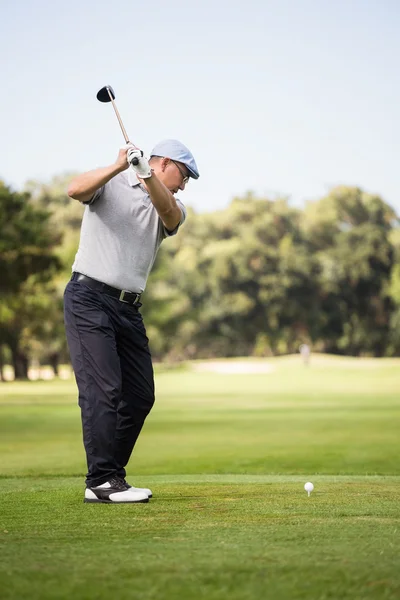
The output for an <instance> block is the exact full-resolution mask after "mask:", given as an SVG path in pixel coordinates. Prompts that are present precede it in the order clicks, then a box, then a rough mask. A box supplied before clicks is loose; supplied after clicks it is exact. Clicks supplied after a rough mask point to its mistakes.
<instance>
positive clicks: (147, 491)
mask: <svg viewBox="0 0 400 600" xmlns="http://www.w3.org/2000/svg"><path fill="white" fill-rule="evenodd" d="M125 483H126V485H127V486H128V488H129V489H130V490H133V491H135V492H143V493H144V494H147V497H148V498H152V497H153V492H152V491H151V490H149V488H138V487H133V485H130V484H129V483H128V482H127V481H126V480H125Z"/></svg>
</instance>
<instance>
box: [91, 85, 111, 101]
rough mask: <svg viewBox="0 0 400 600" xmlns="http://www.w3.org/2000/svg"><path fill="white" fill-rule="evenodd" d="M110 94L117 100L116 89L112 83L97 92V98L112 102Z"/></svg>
mask: <svg viewBox="0 0 400 600" xmlns="http://www.w3.org/2000/svg"><path fill="white" fill-rule="evenodd" d="M110 94H111V97H112V99H113V100H115V94H114V90H113V89H112V87H111V85H105V86H104V87H102V88H101V90H99V91H98V92H97V96H96V98H97V100H100V102H111V98H110Z"/></svg>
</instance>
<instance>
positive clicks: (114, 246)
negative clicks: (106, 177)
mask: <svg viewBox="0 0 400 600" xmlns="http://www.w3.org/2000/svg"><path fill="white" fill-rule="evenodd" d="M176 202H177V204H178V206H179V208H180V209H181V211H182V218H181V221H180V223H179V225H178V226H177V227H176V229H175V230H174V231H172V232H170V231H168V230H167V229H166V228H165V227H164V224H163V222H162V221H161V219H160V217H159V216H158V213H157V211H156V209H155V208H154V206H153V203H152V202H151V199H150V196H149V194H148V192H147V190H146V188H145V187H144V186H143V185H142V184H140V183H139V181H138V179H137V177H136V175H135V174H134V172H133V171H132V170H131V169H128V170H126V171H123V172H122V173H119V174H118V175H116V176H115V177H113V178H112V179H111V180H110V181H109V182H108V183H106V185H104V186H103V187H101V188H100V189H99V190H97V192H96V193H95V194H94V196H93V198H92V199H91V200H90V201H89V202H88V203H87V206H86V207H85V212H84V214H83V219H82V227H81V236H80V241H79V248H78V251H77V253H76V256H75V261H74V264H73V265H72V270H73V271H78V272H79V273H83V274H84V275H87V276H88V277H92V278H93V279H97V280H98V281H102V282H103V283H107V284H108V285H112V286H113V287H116V288H118V289H122V290H129V291H131V292H142V291H143V290H144V289H145V287H146V282H147V278H148V276H149V274H150V271H151V268H152V266H153V263H154V260H155V258H156V255H157V252H158V249H159V247H160V244H161V242H162V241H163V239H164V238H165V237H169V236H171V235H175V234H176V233H177V231H178V229H179V227H180V225H181V224H182V223H183V221H184V220H185V218H186V209H185V207H184V205H183V204H182V202H180V200H178V199H176Z"/></svg>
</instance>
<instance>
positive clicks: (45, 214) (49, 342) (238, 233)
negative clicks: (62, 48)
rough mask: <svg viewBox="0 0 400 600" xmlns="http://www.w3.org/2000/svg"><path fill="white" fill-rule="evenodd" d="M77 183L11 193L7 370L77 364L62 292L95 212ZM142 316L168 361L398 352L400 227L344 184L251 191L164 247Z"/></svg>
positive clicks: (375, 202) (1, 296) (6, 234)
mask: <svg viewBox="0 0 400 600" xmlns="http://www.w3.org/2000/svg"><path fill="white" fill-rule="evenodd" d="M71 177H72V174H65V175H61V176H57V177H55V178H54V179H53V180H52V181H51V182H50V183H48V184H42V183H40V182H35V181H30V182H27V184H26V189H25V191H24V192H18V191H14V190H12V189H11V188H10V187H9V186H7V185H6V184H5V183H1V182H0V227H1V230H0V231H1V233H0V372H1V370H2V367H3V365H4V364H5V363H11V364H12V365H13V367H14V371H15V375H16V377H17V378H24V377H26V376H27V369H28V365H29V362H30V361H32V360H33V359H34V360H36V361H39V362H40V363H41V364H51V365H52V366H53V368H54V370H55V372H56V373H57V370H58V366H59V365H60V364H61V363H64V362H68V351H67V346H66V340H65V334H64V326H63V292H64V288H65V285H66V283H67V281H68V279H69V277H70V274H71V265H72V262H73V259H74V255H75V252H76V249H77V246H78V241H79V230H80V223H81V218H82V213H83V210H84V208H83V207H82V206H81V205H80V203H78V202H76V201H74V200H71V199H70V198H68V196H67V194H66V191H65V190H66V188H67V185H68V182H69V181H70V179H71ZM142 313H143V316H144V319H145V323H146V327H147V333H148V337H149V338H150V347H151V350H152V354H153V356H154V358H155V359H156V360H165V361H180V360H185V359H192V358H206V357H207V358H208V357H215V356H218V357H222V356H223V357H232V356H244V355H250V356H270V355H277V354H285V353H292V352H297V351H298V348H299V346H300V345H301V344H303V343H307V344H309V345H310V346H311V347H312V348H313V349H314V350H316V351H324V352H330V353H335V354H347V355H352V356H361V355H363V356H396V355H399V353H400V335H399V327H398V325H400V228H399V220H398V217H397V215H396V212H395V211H394V209H393V208H392V207H391V206H389V205H388V204H387V203H386V202H385V201H384V200H383V199H382V198H381V197H380V196H379V195H376V194H370V193H367V192H366V191H363V190H362V189H360V188H357V187H345V186H338V187H335V188H333V189H332V190H331V191H330V192H329V193H328V194H327V195H326V196H324V197H323V198H320V199H318V200H316V201H312V202H307V203H306V204H305V206H304V207H302V208H296V207H293V206H292V205H291V203H290V201H289V200H288V199H287V198H278V199H275V200H271V199H268V198H260V197H257V196H255V195H254V194H252V193H248V194H247V195H246V196H244V197H238V198H234V199H233V200H232V201H231V203H230V204H229V206H227V208H225V209H224V210H218V211H214V212H211V213H206V214H196V212H195V211H193V210H192V209H189V211H188V218H187V220H186V223H185V224H184V226H183V227H182V229H181V231H180V232H179V234H178V235H177V236H175V237H173V238H170V239H167V240H166V241H164V242H163V244H162V245H161V249H160V251H159V254H158V257H157V260H156V263H155V265H154V268H153V271H152V273H151V275H150V278H149V281H148V285H147V289H146V291H145V293H144V294H143V307H142Z"/></svg>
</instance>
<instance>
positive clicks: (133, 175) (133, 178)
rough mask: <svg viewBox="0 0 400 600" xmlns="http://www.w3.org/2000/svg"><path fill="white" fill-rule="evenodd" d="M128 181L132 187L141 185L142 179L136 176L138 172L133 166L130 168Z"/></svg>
mask: <svg viewBox="0 0 400 600" xmlns="http://www.w3.org/2000/svg"><path fill="white" fill-rule="evenodd" d="M128 183H129V185H130V186H132V187H135V186H137V185H140V181H139V179H138V178H137V177H136V173H135V172H134V171H133V170H132V169H131V168H129V169H128Z"/></svg>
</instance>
